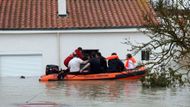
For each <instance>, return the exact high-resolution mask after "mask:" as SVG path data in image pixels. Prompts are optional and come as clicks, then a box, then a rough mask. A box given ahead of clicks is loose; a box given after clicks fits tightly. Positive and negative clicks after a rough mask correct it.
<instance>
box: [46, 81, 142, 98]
mask: <svg viewBox="0 0 190 107" xmlns="http://www.w3.org/2000/svg"><path fill="white" fill-rule="evenodd" d="M43 84H45V86H46V87H47V94H49V92H51V90H60V89H62V92H64V95H65V96H67V97H68V96H75V97H80V98H85V99H89V100H96V99H100V98H101V99H103V100H104V101H105V100H107V101H115V100H117V99H121V97H129V96H130V95H131V94H132V93H135V92H136V91H138V90H139V86H138V85H139V83H138V81H130V82H126V81H113V80H110V81H109V80H107V81H58V82H44V83H43ZM135 84H136V85H135Z"/></svg>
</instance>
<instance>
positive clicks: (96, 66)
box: [80, 53, 102, 74]
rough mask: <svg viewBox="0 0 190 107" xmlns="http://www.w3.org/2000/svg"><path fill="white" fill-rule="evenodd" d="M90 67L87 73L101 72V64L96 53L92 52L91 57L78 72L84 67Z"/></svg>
mask: <svg viewBox="0 0 190 107" xmlns="http://www.w3.org/2000/svg"><path fill="white" fill-rule="evenodd" d="M88 67H90V71H89V72H88V73H92V74H94V73H101V72H102V70H101V64H100V59H99V58H98V57H97V55H96V53H92V55H91V58H90V59H89V62H88V63H87V64H86V65H85V66H84V67H83V68H82V69H81V70H80V72H83V71H84V69H86V68H88Z"/></svg>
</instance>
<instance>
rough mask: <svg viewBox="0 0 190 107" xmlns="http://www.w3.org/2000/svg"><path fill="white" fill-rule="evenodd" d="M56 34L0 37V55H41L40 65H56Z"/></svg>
mask: <svg viewBox="0 0 190 107" xmlns="http://www.w3.org/2000/svg"><path fill="white" fill-rule="evenodd" d="M56 47H57V36H56V34H4V35H0V55H7V54H10V55H27V54H42V63H43V64H42V65H43V69H44V70H45V65H46V64H58V63H59V62H58V57H57V55H58V53H57V51H58V50H57V48H56Z"/></svg>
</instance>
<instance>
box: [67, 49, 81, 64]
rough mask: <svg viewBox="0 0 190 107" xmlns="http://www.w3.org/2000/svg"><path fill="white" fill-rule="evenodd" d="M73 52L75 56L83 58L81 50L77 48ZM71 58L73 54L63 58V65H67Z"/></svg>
mask: <svg viewBox="0 0 190 107" xmlns="http://www.w3.org/2000/svg"><path fill="white" fill-rule="evenodd" d="M75 53H76V54H77V56H78V57H79V58H80V59H83V55H82V53H81V51H79V50H78V49H76V50H75ZM71 59H73V54H71V55H69V56H68V57H67V58H66V59H65V60H64V65H65V66H66V67H68V64H69V62H70V61H71Z"/></svg>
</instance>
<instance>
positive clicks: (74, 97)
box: [0, 78, 190, 107]
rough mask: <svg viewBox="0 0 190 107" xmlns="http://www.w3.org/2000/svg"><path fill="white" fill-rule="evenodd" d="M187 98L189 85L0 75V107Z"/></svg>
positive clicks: (117, 104) (133, 105)
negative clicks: (154, 85) (149, 86)
mask: <svg viewBox="0 0 190 107" xmlns="http://www.w3.org/2000/svg"><path fill="white" fill-rule="evenodd" d="M189 99H190V87H181V88H152V89H147V88H142V86H141V83H140V82H139V81H125V80H124V81H121V80H118V81H117V80H113V81H112V80H111V81H109V80H106V81H53V82H46V83H43V82H39V81H38V78H26V79H19V78H0V107H23V106H20V105H27V106H28V104H33V105H34V106H36V105H39V104H41V105H42V104H44V105H45V104H46V103H47V102H49V103H47V104H49V105H50V104H57V105H60V107H139V106H140V107H152V106H154V107H190V102H189V101H190V100H189ZM35 104H36V105H35ZM40 107H42V106H40Z"/></svg>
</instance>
